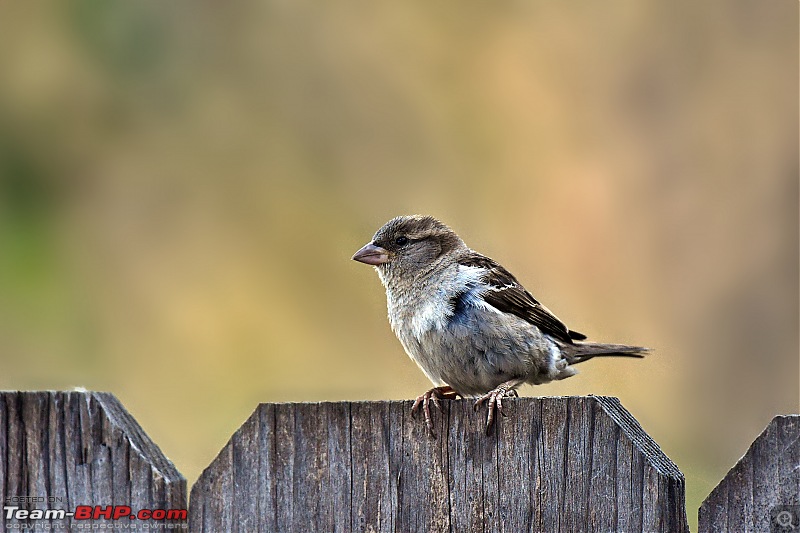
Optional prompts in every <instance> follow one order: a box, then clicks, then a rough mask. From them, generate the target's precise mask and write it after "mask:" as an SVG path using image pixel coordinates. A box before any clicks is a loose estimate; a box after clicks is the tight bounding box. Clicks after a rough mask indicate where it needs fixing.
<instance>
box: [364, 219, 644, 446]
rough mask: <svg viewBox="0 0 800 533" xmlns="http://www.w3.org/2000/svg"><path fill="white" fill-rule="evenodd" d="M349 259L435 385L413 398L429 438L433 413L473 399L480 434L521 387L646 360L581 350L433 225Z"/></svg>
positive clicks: (499, 273) (395, 224)
mask: <svg viewBox="0 0 800 533" xmlns="http://www.w3.org/2000/svg"><path fill="white" fill-rule="evenodd" d="M353 259H354V260H355V261H359V262H361V263H365V264H367V265H372V266H374V267H375V270H377V272H378V276H379V277H380V280H381V282H382V283H383V286H384V287H385V289H386V304H387V309H388V314H389V323H390V325H391V328H392V331H394V333H395V335H397V338H398V339H399V340H400V343H401V344H402V345H403V348H404V349H405V351H406V353H407V354H408V355H409V357H411V359H412V360H413V361H414V362H415V363H417V365H418V366H419V368H420V369H421V370H422V372H424V373H425V375H426V376H427V377H428V379H429V380H430V381H431V382H432V383H433V384H434V388H432V389H430V390H429V391H427V392H426V393H425V394H422V395H421V396H419V397H418V398H417V399H416V401H415V402H414V404H413V406H412V409H411V411H412V415H413V414H415V413H416V412H417V411H418V410H419V408H420V406H422V411H423V413H424V416H425V423H426V425H427V427H428V430H429V431H430V432H431V434H432V435H433V434H434V431H433V423H432V419H431V413H430V404H431V403H433V404H434V405H435V406H437V407H439V400H440V399H454V398H456V397H459V396H460V397H462V398H476V400H475V403H474V408H475V410H476V411H477V410H478V408H479V407H480V406H481V405H482V404H484V403H487V407H488V414H487V416H486V432H487V434H488V433H489V432H490V430H491V427H492V423H493V422H494V420H495V413H496V412H499V413H500V414H501V415H503V416H505V413H504V412H503V398H507V397H510V396H516V395H517V392H516V390H517V388H518V387H519V386H521V385H522V384H524V383H527V384H530V385H541V384H544V383H549V382H551V381H553V380H561V379H565V378H568V377H571V376H573V375H575V374H576V372H577V371H576V370H575V369H574V368H573V365H575V364H577V363H582V362H584V361H588V360H589V359H592V358H593V357H600V356H624V357H643V356H644V354H645V352H647V351H648V349H647V348H644V347H640V346H627V345H623V344H603V343H593V342H585V339H586V335H583V334H582V333H578V332H577V331H573V330H571V329H569V328H568V327H567V326H565V325H564V323H563V322H562V321H561V320H559V319H558V318H557V317H556V316H555V315H554V314H553V313H552V312H551V311H550V310H549V309H547V308H546V307H545V306H544V305H542V304H541V303H539V301H538V300H536V298H534V297H533V295H531V293H530V292H528V291H527V290H526V289H525V287H523V286H522V285H521V284H520V283H519V281H517V278H515V277H514V276H513V275H512V274H511V273H510V272H509V271H508V270H506V269H505V268H503V266H501V265H500V264H499V263H497V262H496V261H494V260H492V259H490V258H489V257H486V256H485V255H481V254H479V253H478V252H476V251H474V250H472V249H470V248H469V247H468V246H467V245H466V244H465V243H464V241H463V240H461V238H460V237H459V236H458V235H456V233H455V232H454V231H453V230H452V229H450V228H449V227H448V226H447V225H445V224H443V223H442V222H440V221H438V220H436V219H435V218H433V217H431V216H421V215H411V216H399V217H396V218H393V219H392V220H390V221H389V222H387V223H386V224H384V225H383V227H381V228H380V229H379V230H378V231H377V233H375V235H374V237H373V238H372V240H371V241H370V242H369V243H367V244H366V245H364V247H362V248H361V249H360V250H358V251H357V252H356V253H355V254H354V255H353Z"/></svg>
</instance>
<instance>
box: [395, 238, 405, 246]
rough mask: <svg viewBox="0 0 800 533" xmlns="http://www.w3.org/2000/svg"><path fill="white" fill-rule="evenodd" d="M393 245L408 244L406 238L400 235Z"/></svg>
mask: <svg viewBox="0 0 800 533" xmlns="http://www.w3.org/2000/svg"><path fill="white" fill-rule="evenodd" d="M394 243H395V244H396V245H397V246H405V245H406V244H408V237H406V236H405V235H401V236H399V237H398V238H396V239H395V240H394Z"/></svg>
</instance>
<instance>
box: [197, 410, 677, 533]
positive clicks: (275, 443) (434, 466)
mask: <svg viewBox="0 0 800 533" xmlns="http://www.w3.org/2000/svg"><path fill="white" fill-rule="evenodd" d="M504 403H505V404H506V406H507V411H508V413H509V415H510V416H509V417H508V418H501V420H500V421H499V423H498V426H497V428H496V431H495V432H493V433H492V434H491V435H490V436H486V435H485V434H484V432H483V424H484V421H485V418H484V417H485V415H484V413H483V411H481V412H479V413H477V414H476V413H474V412H473V411H472V403H471V402H470V401H467V400H454V401H444V402H442V411H435V412H434V417H435V424H436V428H437V432H438V433H437V434H438V437H437V438H432V437H431V436H430V435H428V434H427V432H426V429H425V426H424V423H423V422H422V421H421V420H419V419H413V418H412V417H411V416H410V414H409V411H410V408H411V402H399V401H393V402H352V403H338V404H262V405H260V406H259V407H258V408H257V409H256V411H255V412H254V413H253V415H252V416H251V417H250V419H249V420H248V421H247V422H246V423H245V424H244V425H243V426H242V427H241V428H240V429H239V430H238V431H237V432H236V433H235V434H234V435H233V437H232V438H231V440H230V442H229V443H228V445H226V447H225V448H224V449H223V451H222V452H221V453H220V455H219V456H218V457H217V458H216V459H215V460H214V461H213V462H212V464H211V465H210V466H209V467H208V468H207V469H206V470H205V471H204V472H203V474H202V475H201V476H200V478H199V479H198V481H197V483H196V484H195V486H194V487H193V488H192V496H191V501H190V509H189V520H190V528H191V530H192V531H197V532H200V531H245V530H247V531H275V530H286V531H299V530H326V531H409V532H411V531H469V532H472V531H487V532H488V531H542V532H545V531H546V532H573V531H615V530H616V531H626V532H634V531H647V532H657V531H665V532H667V531H668V532H683V531H688V529H687V526H686V513H685V509H684V481H683V476H682V474H681V473H680V471H678V469H677V467H676V466H675V465H674V464H673V463H672V461H670V460H669V459H668V458H667V457H666V456H665V455H664V454H663V453H662V452H661V450H660V449H659V448H658V446H657V445H656V444H655V442H653V440H652V439H651V438H650V437H649V436H647V434H646V433H644V431H643V430H642V428H641V426H639V424H638V423H637V422H636V420H635V419H634V418H633V417H632V416H631V415H630V413H628V412H627V411H626V410H625V409H624V408H623V407H622V406H621V405H620V403H619V401H618V400H616V399H615V398H605V397H578V398H520V399H509V400H508V401H507V402H504ZM270 480H271V481H270ZM231 487H236V489H235V490H232V489H231ZM243 494H247V497H243V496H242V495H243ZM255 502H258V503H257V504H256V503H255ZM246 515H247V516H246ZM239 524H246V525H247V527H246V528H245V527H240V526H239Z"/></svg>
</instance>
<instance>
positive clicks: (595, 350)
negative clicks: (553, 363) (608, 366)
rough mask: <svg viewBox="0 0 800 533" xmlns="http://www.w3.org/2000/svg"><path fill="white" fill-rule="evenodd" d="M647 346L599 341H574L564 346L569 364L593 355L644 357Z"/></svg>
mask: <svg viewBox="0 0 800 533" xmlns="http://www.w3.org/2000/svg"><path fill="white" fill-rule="evenodd" d="M649 351H650V349H649V348H644V347H642V346H628V345H626V344H603V343H599V342H576V343H574V344H570V345H567V346H566V352H567V361H568V362H569V364H571V365H572V364H576V363H583V362H584V361H588V360H589V359H592V358H594V357H638V358H641V357H644V355H645V354H646V353H647V352H649Z"/></svg>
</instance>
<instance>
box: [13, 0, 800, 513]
mask: <svg viewBox="0 0 800 533" xmlns="http://www.w3.org/2000/svg"><path fill="white" fill-rule="evenodd" d="M797 20H798V6H797V3H796V2H764V1H763V0H738V1H736V2H730V1H722V0H714V1H710V2H693V1H689V0H678V1H674V2H656V1H645V2H642V1H634V0H612V1H611V2H602V3H598V2H588V1H587V2H541V1H532V2H506V3H496V2H495V3H489V2H459V3H456V2H445V3H440V4H436V3H430V2H394V3H373V2H363V1H360V2H359V1H345V2H337V3H322V2H308V1H306V0H297V1H292V2H285V1H281V0H268V1H265V2H251V3H244V2H242V3H226V4H224V5H223V4H215V3H209V2H193V3H189V2H169V3H161V2H107V1H99V0H81V1H74V2H64V3H34V2H4V3H2V4H1V5H0V72H1V73H2V77H0V366H1V370H0V388H3V389H67V388H71V387H75V386H81V387H86V388H88V389H94V390H106V391H111V392H113V393H114V394H116V395H117V396H118V397H119V398H120V399H121V401H122V402H123V403H124V404H125V406H126V407H127V408H128V409H129V410H130V411H131V413H132V414H133V415H134V416H135V417H136V418H137V420H138V421H139V422H140V424H141V425H142V426H143V427H144V429H145V430H146V431H147V432H148V433H149V434H150V436H151V437H152V438H153V439H154V440H155V441H156V442H157V443H158V444H159V445H160V447H161V448H162V450H163V451H164V452H165V453H166V454H167V455H168V456H169V457H170V458H171V459H172V460H173V461H174V462H175V464H176V466H177V467H178V469H179V470H181V471H182V472H183V473H184V474H185V475H186V476H187V478H188V479H189V481H190V482H192V481H193V480H194V479H195V478H196V477H197V476H198V474H199V473H200V471H201V470H202V469H203V468H204V467H205V466H206V465H207V464H208V463H209V462H210V461H211V460H212V459H213V457H214V456H215V455H216V453H217V452H218V451H219V449H220V448H222V446H224V444H225V442H226V441H227V439H228V438H229V436H230V435H231V434H232V433H233V432H234V431H235V430H236V429H237V428H238V427H239V425H240V424H241V423H242V422H243V421H244V420H245V419H246V418H247V417H248V415H249V414H250V413H251V412H252V410H253V409H254V407H255V406H256V404H257V403H258V402H282V401H312V400H313V401H317V400H362V399H396V398H412V397H414V396H416V395H417V394H419V393H421V392H422V391H424V390H425V389H426V388H427V387H428V383H427V382H426V380H425V378H424V376H423V375H422V373H421V372H419V370H418V369H417V368H416V367H415V365H414V364H413V363H412V362H411V361H410V360H409V359H408V358H407V357H406V356H405V355H404V353H403V351H402V348H401V346H400V344H399V343H398V342H397V340H396V339H395V338H394V336H393V335H392V333H391V331H390V330H389V327H388V323H387V321H386V316H385V315H386V310H385V301H384V295H383V291H382V288H381V286H380V283H379V281H378V279H377V276H376V275H375V273H374V272H373V271H372V270H371V269H369V268H367V267H365V266H363V265H360V264H357V263H354V262H352V261H350V256H351V255H352V253H353V252H354V251H355V250H356V249H357V248H358V247H360V246H361V245H362V244H364V243H365V242H366V241H367V240H369V238H370V237H371V235H372V233H373V232H374V231H375V230H376V229H377V228H378V227H379V226H380V225H381V224H382V223H383V222H385V221H386V220H388V219H389V218H391V217H393V216H395V215H398V214H403V213H424V214H432V215H435V216H437V217H438V218H441V219H442V220H444V221H445V222H447V223H448V224H450V225H451V226H452V227H453V228H455V229H456V230H457V231H458V232H459V234H460V235H461V236H462V237H463V238H464V239H465V241H466V242H467V243H468V244H469V245H470V246H472V247H473V248H475V249H476V250H479V251H481V252H483V253H485V254H487V255H489V256H491V257H493V258H495V259H497V260H498V261H500V262H502V263H503V264H504V265H505V266H506V267H507V268H509V269H510V270H511V271H512V272H514V273H515V274H516V275H517V277H518V278H520V280H521V281H522V282H523V283H524V284H525V285H526V286H527V287H528V288H529V289H530V290H531V292H533V293H534V295H536V296H537V298H538V299H539V300H540V301H542V302H543V303H544V304H545V305H547V306H548V307H549V308H550V309H552V310H553V311H554V312H555V313H556V314H557V315H558V316H559V317H560V318H562V319H563V320H564V321H565V322H567V324H568V325H569V326H570V327H571V328H573V329H576V330H578V331H582V332H585V333H587V334H588V335H590V338H591V339H593V340H598V341H607V342H625V343H636V344H644V345H647V346H650V347H652V348H653V349H654V350H655V351H654V354H653V355H652V356H650V357H648V358H647V359H646V360H644V361H629V360H602V361H601V360H597V361H592V362H590V363H587V364H586V365H582V368H580V371H581V373H580V374H579V375H578V376H576V377H575V378H572V379H569V380H567V381H564V382H560V383H556V384H551V385H546V386H542V387H538V388H535V389H534V388H524V389H523V390H522V391H521V392H522V393H523V394H527V395H530V394H536V395H567V394H589V393H593V394H606V395H613V396H618V397H620V398H621V400H622V402H623V404H624V405H625V406H626V407H627V408H628V409H629V410H630V411H631V412H632V413H633V414H634V416H636V417H637V418H638V419H639V420H640V421H641V423H642V424H643V426H644V427H645V429H646V430H647V431H648V432H649V433H650V434H651V435H652V436H653V437H654V438H655V439H656V440H657V442H659V444H660V445H661V446H662V448H663V449H664V451H665V452H666V453H667V454H668V455H669V456H670V457H671V458H672V459H673V460H675V461H676V462H677V464H678V465H679V467H680V468H681V469H682V471H683V472H684V473H685V475H686V479H687V512H688V515H689V517H690V520H691V521H692V522H695V521H696V509H697V507H698V505H699V504H700V502H701V501H702V499H703V498H704V497H705V496H706V495H707V494H708V492H709V490H710V489H711V488H712V487H713V486H714V485H715V484H716V483H717V482H718V481H719V480H720V479H721V478H722V476H723V475H724V474H725V473H726V472H727V470H728V469H729V468H730V467H731V466H732V465H733V464H734V462H735V461H736V460H737V459H738V457H740V456H741V455H742V454H743V453H744V451H745V450H746V448H747V446H748V444H749V443H750V442H751V441H752V440H753V439H754V438H755V436H756V435H757V434H758V433H759V432H760V431H761V429H763V427H764V426H766V424H767V422H768V421H769V420H770V419H771V418H772V416H774V415H775V414H779V413H791V412H797V411H798V397H799V396H800V382H799V380H800V363H799V362H798V75H797V72H798V26H797Z"/></svg>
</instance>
